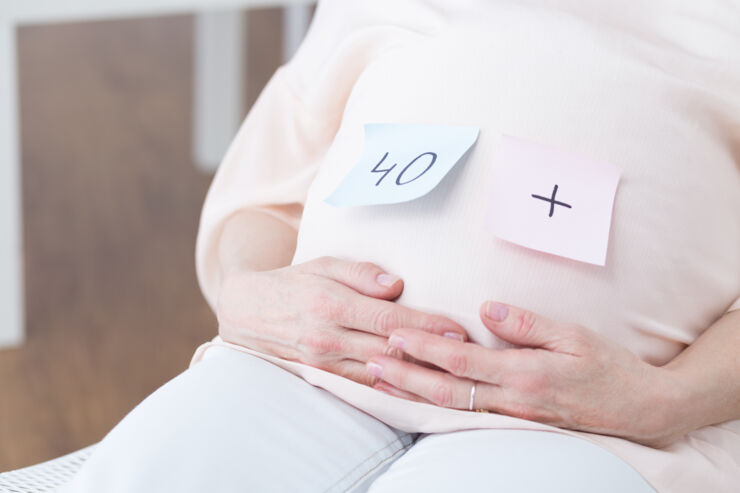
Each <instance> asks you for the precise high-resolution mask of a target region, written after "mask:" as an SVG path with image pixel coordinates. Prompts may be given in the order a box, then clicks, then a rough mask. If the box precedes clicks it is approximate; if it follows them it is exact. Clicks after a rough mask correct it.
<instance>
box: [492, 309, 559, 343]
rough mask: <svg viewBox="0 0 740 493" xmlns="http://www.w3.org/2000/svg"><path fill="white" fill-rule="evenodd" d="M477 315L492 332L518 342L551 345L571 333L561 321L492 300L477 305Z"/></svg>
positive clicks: (502, 337) (507, 339) (511, 341)
mask: <svg viewBox="0 0 740 493" xmlns="http://www.w3.org/2000/svg"><path fill="white" fill-rule="evenodd" d="M480 318H481V320H482V321H483V324H484V325H485V326H486V327H488V330H490V331H491V332H493V333H494V334H495V335H496V336H498V337H500V338H501V339H503V340H505V341H508V342H510V343H512V344H517V345H519V346H529V347H541V348H545V349H555V346H556V345H557V343H558V342H560V341H562V340H563V338H565V337H568V336H569V335H570V334H572V328H571V329H570V330H569V329H568V327H566V326H565V325H563V324H560V323H558V322H555V321H553V320H550V319H548V318H545V317H542V316H540V315H537V314H536V313H534V312H530V311H529V310H524V309H522V308H519V307H516V306H513V305H506V304H503V303H497V302H495V301H486V302H485V303H483V304H482V305H481V307H480Z"/></svg>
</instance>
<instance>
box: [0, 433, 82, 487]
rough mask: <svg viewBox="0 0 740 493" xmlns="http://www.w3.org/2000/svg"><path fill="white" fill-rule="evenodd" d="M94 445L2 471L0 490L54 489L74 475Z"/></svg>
mask: <svg viewBox="0 0 740 493" xmlns="http://www.w3.org/2000/svg"><path fill="white" fill-rule="evenodd" d="M95 446H96V445H90V446H89V447H85V448H83V449H80V450H78V451H76V452H72V453H71V454H67V455H64V456H62V457H58V458H56V459H52V460H50V461H47V462H42V463H41V464H36V465H35V466H30V467H24V468H23V469H16V470H15V471H10V472H6V473H2V474H0V491H2V492H3V493H36V492H43V491H54V490H55V489H57V488H58V487H60V486H62V485H63V484H64V483H66V482H67V481H69V480H70V479H71V478H72V476H74V474H75V473H76V472H77V471H78V470H79V469H80V467H82V464H84V463H85V461H86V460H87V458H88V457H90V455H91V454H92V452H93V450H94V449H95Z"/></svg>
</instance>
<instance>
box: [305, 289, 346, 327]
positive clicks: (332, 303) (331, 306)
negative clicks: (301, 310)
mask: <svg viewBox="0 0 740 493" xmlns="http://www.w3.org/2000/svg"><path fill="white" fill-rule="evenodd" d="M307 310H308V312H309V313H310V314H312V315H313V316H314V317H316V318H318V319H321V320H337V319H338V318H339V316H340V315H341V313H342V305H341V303H337V302H336V300H335V299H334V297H333V296H332V295H330V294H329V293H328V292H326V291H316V292H315V293H314V294H313V295H312V296H311V297H310V300H309V302H308V307H307Z"/></svg>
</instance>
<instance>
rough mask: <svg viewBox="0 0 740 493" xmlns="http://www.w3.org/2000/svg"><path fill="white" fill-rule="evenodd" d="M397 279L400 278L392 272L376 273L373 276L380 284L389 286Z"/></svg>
mask: <svg viewBox="0 0 740 493" xmlns="http://www.w3.org/2000/svg"><path fill="white" fill-rule="evenodd" d="M399 279H401V278H400V277H398V276H394V275H392V274H378V277H376V278H375V281H376V282H377V283H378V284H380V285H381V286H385V287H386V288H389V287H391V286H393V285H394V284H396V282H397V281H398V280H399Z"/></svg>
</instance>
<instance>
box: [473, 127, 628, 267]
mask: <svg viewBox="0 0 740 493" xmlns="http://www.w3.org/2000/svg"><path fill="white" fill-rule="evenodd" d="M492 166H493V169H492V182H491V186H490V188H489V190H490V198H489V203H488V211H487V223H488V227H489V228H490V230H491V231H492V232H493V234H494V235H496V236H497V237H499V238H501V239H503V240H507V241H510V242H512V243H516V244H518V245H522V246H525V247H528V248H532V249H535V250H540V251H543V252H548V253H552V254H555V255H560V256H562V257H568V258H571V259H575V260H580V261H582V262H588V263H591V264H597V265H604V264H605V263H606V250H607V245H608V242H609V228H610V226H611V217H612V207H613V205H614V195H615V193H616V190H617V184H618V183H619V176H620V174H621V170H620V169H619V168H618V167H616V166H614V165H612V164H610V163H607V162H604V161H600V160H598V159H594V158H591V157H587V156H583V155H580V154H577V153H574V152H570V151H566V150H563V149H558V148H554V147H550V146H546V145H543V144H538V143H536V142H532V141H529V140H525V139H521V138H518V137H511V136H507V135H504V136H502V138H501V140H500V146H499V148H498V149H497V151H496V154H495V157H494V160H493V163H492Z"/></svg>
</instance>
